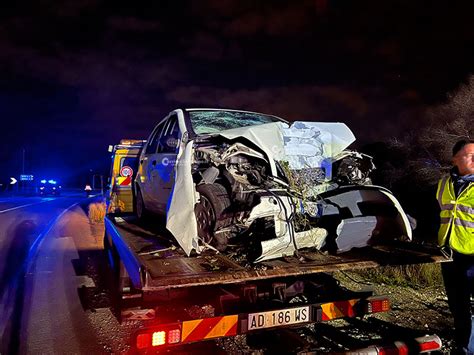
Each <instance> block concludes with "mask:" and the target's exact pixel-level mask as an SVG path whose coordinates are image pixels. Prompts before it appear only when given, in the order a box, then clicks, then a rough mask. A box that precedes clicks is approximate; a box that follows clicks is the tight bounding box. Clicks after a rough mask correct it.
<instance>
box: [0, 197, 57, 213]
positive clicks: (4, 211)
mask: <svg viewBox="0 0 474 355" xmlns="http://www.w3.org/2000/svg"><path fill="white" fill-rule="evenodd" d="M48 201H49V200H47V201H41V202H36V203H29V204H27V205H21V206H16V207H13V208H9V209H6V210H3V211H0V214H2V213H6V212H10V211H13V210H17V209H19V208H23V207H28V206H33V205H39V204H40V203H45V202H48Z"/></svg>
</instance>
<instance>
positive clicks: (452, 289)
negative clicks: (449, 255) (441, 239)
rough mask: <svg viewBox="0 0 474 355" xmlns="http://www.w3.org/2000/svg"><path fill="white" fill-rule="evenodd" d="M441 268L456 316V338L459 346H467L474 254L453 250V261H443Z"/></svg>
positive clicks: (473, 278) (453, 313)
mask: <svg viewBox="0 0 474 355" xmlns="http://www.w3.org/2000/svg"><path fill="white" fill-rule="evenodd" d="M441 270H442V273H443V280H444V287H445V288H446V295H447V296H448V304H449V309H450V310H451V313H452V315H453V318H454V329H455V339H454V340H455V341H456V344H457V346H458V347H459V348H467V347H468V343H469V337H470V334H471V295H472V294H473V290H474V287H473V285H474V256H471V255H464V254H460V253H456V252H454V251H453V261H452V262H446V263H442V264H441Z"/></svg>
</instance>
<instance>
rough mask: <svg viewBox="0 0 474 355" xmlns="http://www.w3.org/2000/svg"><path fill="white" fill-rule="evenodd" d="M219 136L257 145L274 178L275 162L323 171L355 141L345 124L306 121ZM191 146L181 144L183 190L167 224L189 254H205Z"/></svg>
mask: <svg viewBox="0 0 474 355" xmlns="http://www.w3.org/2000/svg"><path fill="white" fill-rule="evenodd" d="M219 135H220V136H222V137H224V138H227V139H229V140H242V143H243V144H245V140H247V141H250V142H252V143H253V144H255V145H256V146H258V147H259V148H260V149H261V150H262V152H264V153H265V155H266V156H267V158H268V163H269V164H270V167H271V170H272V175H273V176H277V170H276V165H275V160H276V161H286V162H288V165H289V168H290V169H296V170H297V169H302V168H308V167H309V168H320V167H322V166H324V164H325V162H328V161H331V159H332V158H333V157H335V156H336V155H338V154H339V153H341V152H342V151H343V150H344V149H345V148H347V147H348V146H349V145H350V144H351V143H352V142H354V140H355V137H354V135H353V133H352V131H351V130H350V129H349V128H348V127H347V126H346V125H345V124H344V123H329V122H328V123H326V122H303V121H296V122H294V123H292V124H291V125H288V124H286V123H283V122H276V123H267V124H262V125H258V126H249V127H243V128H237V129H230V130H225V131H222V132H220V133H219ZM192 146H193V142H192V141H189V142H187V143H185V142H184V141H181V143H180V148H179V153H178V157H177V164H176V171H175V174H176V176H175V181H176V184H177V185H178V186H180V188H179V189H174V190H173V193H172V196H171V199H170V200H169V204H168V213H167V224H166V227H167V229H168V230H169V231H170V232H171V233H173V235H174V236H175V238H176V240H177V242H178V243H179V244H180V246H181V247H182V248H183V249H184V251H185V252H186V254H187V255H190V254H191V252H192V250H196V251H197V252H198V253H199V252H201V251H202V247H201V246H200V243H199V240H198V237H197V225H196V221H195V217H194V206H195V204H196V201H197V196H196V195H197V193H196V190H195V186H194V182H193V178H192V175H191V164H192V155H193V148H192ZM328 178H330V176H328ZM269 254H271V252H269Z"/></svg>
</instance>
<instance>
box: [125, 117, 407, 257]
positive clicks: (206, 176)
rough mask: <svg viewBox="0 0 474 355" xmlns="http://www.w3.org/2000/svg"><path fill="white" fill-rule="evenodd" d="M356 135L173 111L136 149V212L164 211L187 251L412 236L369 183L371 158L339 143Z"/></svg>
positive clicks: (262, 251) (342, 247)
mask: <svg viewBox="0 0 474 355" xmlns="http://www.w3.org/2000/svg"><path fill="white" fill-rule="evenodd" d="M354 140H355V137H354V135H353V134H352V132H351V131H350V129H349V128H348V127H347V126H346V125H345V124H343V123H325V122H300V121H298V122H293V123H291V124H290V123H288V122H287V121H285V120H283V119H281V118H278V117H275V116H270V115H264V114H260V113H254V112H246V111H235V110H223V109H178V110H175V111H172V112H171V113H170V114H169V115H168V116H167V117H166V118H165V119H163V120H162V121H161V122H160V123H159V124H158V125H157V126H156V128H155V129H154V130H153V132H152V134H151V135H150V137H149V138H148V141H147V144H146V145H145V147H144V148H143V150H142V153H141V155H140V161H139V170H138V174H137V178H136V180H135V186H134V188H135V194H136V199H135V200H136V212H137V215H138V216H139V217H142V216H143V215H144V214H145V213H146V212H151V213H153V214H161V215H163V216H165V217H166V228H167V229H168V230H169V231H170V232H171V233H172V234H173V236H174V237H175V238H176V240H177V242H178V243H179V244H180V246H181V247H182V248H183V250H184V251H185V252H186V253H187V254H188V255H190V254H191V253H192V252H193V250H194V251H195V252H197V253H200V252H202V251H203V250H204V249H205V248H211V249H217V250H219V251H221V252H224V251H225V250H226V249H230V248H232V247H234V246H237V245H238V246H240V247H242V246H244V247H245V250H246V255H247V256H248V257H249V258H250V259H251V260H252V261H256V262H258V261H262V260H268V259H272V258H277V257H281V256H285V255H292V254H293V253H294V252H295V251H296V250H298V249H301V248H316V249H319V250H321V249H323V250H328V251H330V252H342V251H347V250H349V249H351V248H354V247H363V246H367V245H370V244H372V243H377V242H379V241H381V240H387V239H389V240H391V239H396V238H402V239H408V240H411V228H410V224H409V220H408V217H407V215H406V214H405V213H404V212H403V210H402V208H401V206H400V204H399V203H398V201H397V200H396V198H395V197H394V196H393V195H392V194H391V192H390V191H388V190H387V189H385V188H382V187H379V186H373V185H371V181H370V178H369V173H370V172H371V171H372V170H373V169H374V166H373V164H372V159H371V158H370V157H368V156H366V155H364V154H361V153H357V152H353V151H346V150H345V149H346V148H347V147H348V146H349V145H350V144H351V143H352V142H353V141H354Z"/></svg>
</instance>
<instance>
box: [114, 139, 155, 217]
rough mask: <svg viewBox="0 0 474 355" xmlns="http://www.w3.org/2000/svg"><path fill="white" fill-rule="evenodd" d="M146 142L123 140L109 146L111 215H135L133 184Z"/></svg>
mask: <svg viewBox="0 0 474 355" xmlns="http://www.w3.org/2000/svg"><path fill="white" fill-rule="evenodd" d="M145 142H146V141H145V140H136V139H122V140H121V141H120V143H119V144H117V145H114V146H112V145H111V146H109V152H110V153H112V157H111V158H112V163H111V168H110V185H109V189H110V193H109V201H108V209H107V211H108V212H109V213H133V210H134V200H133V198H134V197H133V190H132V186H133V184H132V182H133V179H134V178H135V176H136V173H137V169H138V159H139V156H140V152H141V150H142V148H143V146H144V144H145Z"/></svg>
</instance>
